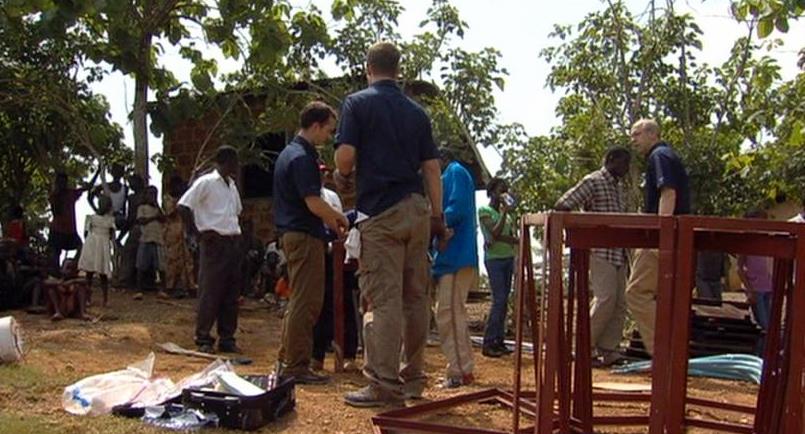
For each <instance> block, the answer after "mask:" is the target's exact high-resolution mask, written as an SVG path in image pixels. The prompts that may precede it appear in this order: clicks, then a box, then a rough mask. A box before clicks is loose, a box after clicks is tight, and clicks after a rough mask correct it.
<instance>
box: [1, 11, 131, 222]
mask: <svg viewBox="0 0 805 434" xmlns="http://www.w3.org/2000/svg"><path fill="white" fill-rule="evenodd" d="M2 15H3V16H4V17H5V18H4V19H5V21H4V24H5V25H3V26H0V83H2V86H0V143H3V146H2V147H0V204H2V205H3V209H2V210H0V211H2V213H3V214H2V215H3V217H5V211H6V207H8V206H11V205H13V204H17V203H18V204H21V205H23V207H24V208H25V209H26V211H27V214H28V216H29V217H30V218H31V221H32V223H33V224H32V225H31V226H33V227H34V228H35V227H37V226H41V225H42V224H43V223H44V219H43V217H44V215H45V213H46V212H47V203H46V197H47V191H48V190H49V189H50V187H51V184H52V175H53V173H54V171H55V170H63V171H65V172H66V173H68V174H69V175H70V176H71V177H72V178H73V179H82V178H83V177H84V176H86V175H87V174H88V172H89V171H90V169H91V168H92V167H93V165H94V164H93V160H94V158H95V157H97V156H98V155H100V154H105V155H109V156H110V157H112V158H110V159H114V158H116V159H125V158H126V157H127V155H126V152H125V151H124V148H123V146H122V145H121V143H120V140H121V138H122V133H121V130H120V127H119V126H118V125H116V124H113V123H112V122H110V120H109V116H108V111H109V107H108V105H107V104H106V101H105V100H104V99H103V98H102V97H99V96H97V95H94V94H92V93H91V92H90V91H89V89H88V87H87V84H86V83H85V82H82V81H78V80H77V79H76V71H77V70H78V68H79V64H80V47H81V46H82V45H83V44H84V42H85V41H84V40H83V39H82V38H81V37H80V36H65V37H63V38H59V39H55V38H51V37H50V33H49V31H48V29H47V28H45V27H42V26H39V25H36V24H34V23H31V22H30V21H28V20H24V19H21V18H14V17H13V16H11V15H10V14H9V13H8V11H7V10H6V11H3V14H2ZM95 74H97V71H93V70H90V71H89V74H88V76H89V77H90V79H92V78H93V77H95V76H96V75H95Z"/></svg>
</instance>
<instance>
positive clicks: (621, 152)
mask: <svg viewBox="0 0 805 434" xmlns="http://www.w3.org/2000/svg"><path fill="white" fill-rule="evenodd" d="M631 158H632V153H631V152H629V149H627V148H625V147H623V146H614V147H612V148H609V149H608V150H607V153H606V155H604V162H605V163H609V162H610V161H616V160H629V159H631Z"/></svg>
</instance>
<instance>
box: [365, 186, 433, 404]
mask: <svg viewBox="0 0 805 434" xmlns="http://www.w3.org/2000/svg"><path fill="white" fill-rule="evenodd" d="M429 216H430V210H429V209H428V203H427V201H426V200H425V198H424V197H423V196H421V195H418V194H412V195H410V196H408V197H407V198H405V199H403V200H401V201H400V202H398V203H397V204H396V205H394V206H392V207H391V208H389V209H387V210H386V211H384V212H382V213H381V214H379V215H377V216H373V217H372V218H370V219H369V220H366V221H365V222H362V223H360V224H359V229H360V231H361V257H360V271H359V283H360V288H361V294H362V296H363V297H364V298H365V299H366V300H367V301H368V303H369V305H370V309H371V312H372V315H371V316H372V318H371V319H372V321H371V331H370V332H368V333H367V331H366V330H365V331H364V340H365V342H364V346H365V347H366V351H365V355H366V360H365V364H364V368H363V373H364V375H365V376H366V377H368V378H369V379H370V380H371V381H372V382H373V383H374V384H376V385H378V386H380V387H382V388H384V389H386V390H387V391H389V392H391V393H393V394H395V395H400V396H402V393H403V386H405V389H406V390H407V391H411V390H418V391H421V390H422V389H424V387H425V382H426V379H427V377H426V375H425V370H424V367H425V366H424V364H425V360H424V357H425V345H426V342H427V337H428V304H429V303H428V294H427V286H428V279H429V271H428V256H427V250H428V243H429V240H430V218H429ZM401 348H402V351H403V352H404V354H402V357H401V354H400V353H401ZM401 359H402V360H403V362H402V366H401V363H400V360H401Z"/></svg>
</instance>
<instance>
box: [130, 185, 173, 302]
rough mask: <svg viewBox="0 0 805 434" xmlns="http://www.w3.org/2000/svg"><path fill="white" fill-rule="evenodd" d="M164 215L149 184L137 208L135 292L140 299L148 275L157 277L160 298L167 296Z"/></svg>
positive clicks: (136, 297) (155, 189)
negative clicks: (138, 243) (138, 238)
mask: <svg viewBox="0 0 805 434" xmlns="http://www.w3.org/2000/svg"><path fill="white" fill-rule="evenodd" d="M164 221H165V215H163V214H162V210H161V209H160V208H159V204H158V203H157V188H156V187H154V186H149V187H148V188H146V189H145V200H144V201H143V203H142V204H141V205H140V206H139V207H138V208H137V224H138V225H140V227H141V231H140V246H139V247H138V249H137V294H135V296H134V298H135V299H141V298H142V293H143V289H144V288H145V280H146V278H147V277H148V276H149V275H154V274H156V276H157V277H158V278H159V293H158V296H159V297H160V298H167V294H166V293H165V289H164V288H163V286H164V285H165V253H164V250H163V244H164V241H163V238H162V222H164Z"/></svg>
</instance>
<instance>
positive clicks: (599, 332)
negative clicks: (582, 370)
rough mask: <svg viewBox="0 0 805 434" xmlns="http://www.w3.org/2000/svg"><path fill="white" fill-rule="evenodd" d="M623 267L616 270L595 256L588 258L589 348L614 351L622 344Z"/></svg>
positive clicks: (624, 303)
mask: <svg viewBox="0 0 805 434" xmlns="http://www.w3.org/2000/svg"><path fill="white" fill-rule="evenodd" d="M625 286H626V266H620V267H617V266H615V265H613V264H612V263H610V262H609V261H606V260H604V259H601V258H599V257H597V256H595V255H591V256H590V289H591V290H592V293H593V301H592V305H591V307H590V343H591V345H592V347H593V348H597V349H599V350H602V351H605V352H608V351H615V350H617V349H618V347H619V346H620V343H621V340H623V323H624V321H625V320H626V295H625V294H624V288H625Z"/></svg>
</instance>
